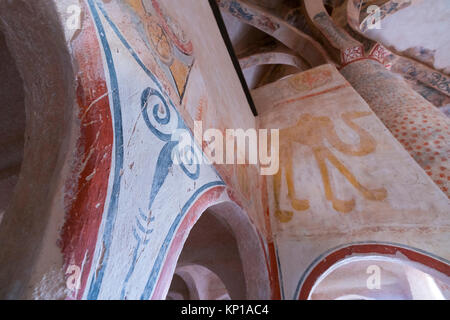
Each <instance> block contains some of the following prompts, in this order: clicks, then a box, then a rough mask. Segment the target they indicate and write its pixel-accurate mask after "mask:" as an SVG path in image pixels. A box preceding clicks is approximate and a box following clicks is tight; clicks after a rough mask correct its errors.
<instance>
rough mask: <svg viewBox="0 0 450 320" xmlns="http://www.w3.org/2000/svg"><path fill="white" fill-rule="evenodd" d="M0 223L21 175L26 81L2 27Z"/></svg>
mask: <svg viewBox="0 0 450 320" xmlns="http://www.w3.org/2000/svg"><path fill="white" fill-rule="evenodd" d="M0 74H1V79H0V101H1V103H0V155H1V157H0V223H1V221H2V218H3V215H4V213H5V211H6V209H7V207H8V205H9V203H10V200H11V198H12V195H13V192H14V187H15V186H16V184H17V181H18V179H19V172H20V167H21V164H22V160H23V148H24V136H25V101H24V99H25V98H24V90H23V82H22V79H21V77H20V74H19V71H18V70H17V66H16V61H14V59H13V57H12V55H11V52H10V51H9V48H8V46H7V44H6V39H5V35H4V34H3V33H2V32H1V31H0Z"/></svg>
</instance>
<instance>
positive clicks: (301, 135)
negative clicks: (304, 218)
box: [274, 111, 387, 222]
mask: <svg viewBox="0 0 450 320" xmlns="http://www.w3.org/2000/svg"><path fill="white" fill-rule="evenodd" d="M369 115H371V113H370V112H358V111H350V112H345V113H343V114H342V115H341V118H342V120H343V121H344V122H345V123H346V124H347V126H348V127H350V128H351V129H352V130H354V131H355V132H356V133H357V134H358V136H359V144H357V145H351V144H347V143H345V142H343V141H342V140H341V139H340V138H339V136H338V135H337V132H336V130H335V126H334V123H333V121H332V120H331V119H330V118H329V117H326V116H319V117H314V116H312V115H310V114H308V113H306V114H303V115H302V116H301V117H300V119H299V120H298V122H297V124H296V125H295V126H293V127H289V128H286V129H282V130H281V131H280V139H281V141H280V148H281V150H283V152H285V154H284V155H283V157H282V159H280V170H279V172H278V174H277V175H276V176H275V177H274V189H275V190H274V192H275V205H276V206H277V210H276V216H277V218H278V220H279V221H281V222H289V221H290V220H291V219H292V216H293V212H292V211H286V210H280V209H279V201H280V200H279V199H280V189H281V181H282V180H281V179H282V172H283V170H284V172H285V176H286V182H287V187H288V198H289V199H290V202H291V206H292V208H293V209H294V210H296V211H305V210H308V209H309V201H308V200H299V199H297V198H296V191H295V183H294V179H293V168H292V166H293V157H292V143H293V142H297V143H300V144H303V145H306V146H308V147H310V148H311V150H312V151H313V154H314V157H315V160H316V162H317V165H318V167H319V170H320V173H321V176H322V183H323V186H324V191H325V197H326V199H327V200H328V201H331V203H332V205H333V208H334V209H335V210H336V211H338V212H341V213H348V212H350V211H352V210H353V209H354V207H355V199H351V200H342V199H338V198H337V197H336V196H335V194H334V192H333V189H332V188H331V184H330V177H329V173H328V168H327V164H326V160H328V161H329V162H330V163H331V164H332V165H333V166H334V167H335V168H336V169H338V170H339V172H340V173H341V174H342V175H343V176H344V177H345V178H346V179H347V180H348V181H349V182H350V183H351V184H352V185H353V187H355V189H356V190H358V191H359V192H360V193H361V194H362V196H363V197H365V198H366V199H368V200H384V199H385V198H386V197H387V191H386V189H384V188H380V189H374V190H371V189H368V188H366V187H364V186H363V185H362V184H361V183H360V182H359V181H358V179H357V178H356V177H355V176H354V175H353V174H352V173H351V171H350V170H349V169H348V168H346V167H345V166H344V165H343V164H342V162H341V161H339V159H338V158H337V157H336V156H335V155H334V154H333V152H332V151H331V150H330V148H328V147H327V146H326V145H325V141H328V143H330V144H331V146H332V147H333V148H335V149H336V150H338V151H339V152H341V153H343V154H346V155H350V156H357V157H360V156H365V155H368V154H371V153H373V152H374V151H375V149H376V145H377V143H376V141H375V139H374V138H373V137H372V136H371V135H370V134H369V133H368V132H367V131H366V130H364V129H363V128H361V127H360V126H359V125H357V124H356V123H354V122H353V120H354V119H358V118H361V117H365V116H369Z"/></svg>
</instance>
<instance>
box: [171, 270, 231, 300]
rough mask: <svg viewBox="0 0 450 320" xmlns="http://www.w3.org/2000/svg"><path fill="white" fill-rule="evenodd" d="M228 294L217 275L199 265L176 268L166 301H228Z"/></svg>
mask: <svg viewBox="0 0 450 320" xmlns="http://www.w3.org/2000/svg"><path fill="white" fill-rule="evenodd" d="M230 299H231V298H230V294H229V292H228V290H227V288H226V286H225V284H224V283H223V281H222V280H221V279H220V278H219V276H218V275H217V274H215V273H214V272H212V271H211V270H209V269H208V268H205V267H203V266H201V265H188V266H183V267H180V268H178V269H177V270H176V271H175V274H174V276H173V280H172V284H171V286H170V289H169V293H168V294H167V300H230Z"/></svg>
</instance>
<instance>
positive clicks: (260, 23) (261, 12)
mask: <svg viewBox="0 0 450 320" xmlns="http://www.w3.org/2000/svg"><path fill="white" fill-rule="evenodd" d="M217 2H218V5H219V7H220V10H221V11H222V12H226V13H229V14H231V15H233V16H234V17H235V18H237V19H239V20H240V21H241V22H243V23H245V24H248V25H251V26H253V27H255V28H257V29H259V30H261V31H263V32H265V33H267V34H268V35H270V36H272V37H274V38H275V39H277V40H278V41H280V42H281V43H283V44H284V45H285V46H286V47H288V48H290V49H291V50H293V51H294V52H295V53H297V54H298V55H300V56H301V57H302V58H304V59H305V60H306V61H307V62H308V63H309V64H310V65H311V66H313V67H315V66H319V65H322V64H325V63H331V59H330V58H329V57H328V54H327V53H326V51H325V50H324V49H323V48H322V46H321V45H320V44H319V43H318V42H317V41H315V40H314V39H313V38H311V37H310V36H308V35H306V34H304V33H303V32H301V31H300V30H298V29H296V28H295V27H293V26H292V25H290V24H289V23H288V22H286V21H284V20H283V19H281V18H278V17H276V16H274V15H273V14H271V13H270V12H268V11H267V10H265V9H264V8H262V7H259V6H256V5H254V4H251V3H249V2H248V1H246V0H217Z"/></svg>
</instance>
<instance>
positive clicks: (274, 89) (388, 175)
mask: <svg viewBox="0 0 450 320" xmlns="http://www.w3.org/2000/svg"><path fill="white" fill-rule="evenodd" d="M252 95H253V98H254V100H255V104H256V106H257V107H258V110H259V112H260V116H259V121H260V126H261V127H262V128H280V129H281V131H280V145H281V146H283V147H281V148H280V150H281V152H280V157H281V159H280V172H279V173H278V175H277V176H275V177H273V179H270V181H269V183H268V192H269V195H270V199H271V202H270V203H271V217H272V221H273V224H274V225H275V226H276V227H274V237H275V243H276V248H277V256H278V263H279V265H280V279H281V278H282V288H283V289H282V290H283V297H284V298H286V299H296V298H297V297H298V290H297V289H296V285H297V284H298V281H299V279H300V278H301V277H302V274H303V273H304V272H305V271H306V270H307V267H308V265H309V264H310V263H312V261H314V259H316V258H317V257H318V256H320V255H321V254H322V253H323V252H325V251H327V250H329V249H331V248H333V247H336V246H338V245H344V244H348V243H353V242H360V241H365V242H370V241H387V242H394V243H401V244H405V245H410V246H412V247H416V248H420V249H422V250H425V251H428V252H431V253H433V254H436V255H437V256H440V257H443V258H444V259H448V258H449V256H450V252H449V251H448V246H447V245H446V243H448V241H449V230H450V229H449V227H450V220H449V219H448V216H447V212H448V207H449V200H448V198H447V197H446V195H445V194H443V193H442V191H440V190H439V188H438V187H437V186H436V185H435V184H434V183H433V181H431V179H430V178H429V177H428V176H427V174H426V173H425V172H424V171H423V170H422V169H421V168H420V167H419V166H418V165H417V163H416V162H415V161H414V160H413V159H412V158H411V157H410V155H409V154H408V153H407V151H406V150H404V149H403V147H402V146H401V145H400V144H399V143H398V142H397V141H396V139H395V138H394V137H393V136H392V135H391V133H389V131H388V130H387V129H386V127H385V126H384V125H383V124H382V122H381V121H380V120H379V119H378V118H377V117H376V115H375V114H374V112H373V111H371V109H370V108H369V106H368V105H367V103H366V102H365V101H364V100H363V99H362V98H361V97H360V96H359V95H358V94H357V93H356V92H355V91H354V89H353V88H351V86H350V84H349V83H348V82H347V81H345V79H344V78H343V77H342V76H341V75H340V74H339V72H338V71H337V70H336V69H335V68H334V67H333V66H331V65H324V66H320V67H317V68H314V69H311V70H308V71H305V72H303V73H299V74H297V75H293V76H290V77H288V78H286V79H283V80H280V81H277V82H276V83H272V84H269V85H266V86H264V87H261V88H258V89H256V90H253V91H252ZM394 163H395V165H394ZM447 271H448V270H447Z"/></svg>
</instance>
